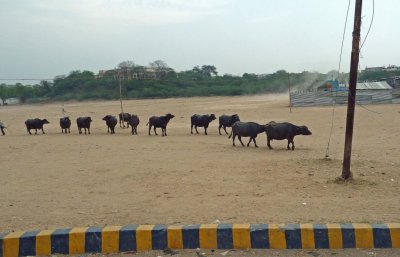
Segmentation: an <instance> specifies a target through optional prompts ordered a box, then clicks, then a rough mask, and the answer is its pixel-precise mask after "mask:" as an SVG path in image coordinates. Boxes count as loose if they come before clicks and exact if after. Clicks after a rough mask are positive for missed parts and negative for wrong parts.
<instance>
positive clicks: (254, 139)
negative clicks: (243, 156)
mask: <svg viewBox="0 0 400 257" xmlns="http://www.w3.org/2000/svg"><path fill="white" fill-rule="evenodd" d="M253 142H254V146H255V147H257V148H258V145H257V143H256V138H255V137H253Z"/></svg>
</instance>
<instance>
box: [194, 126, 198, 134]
mask: <svg viewBox="0 0 400 257" xmlns="http://www.w3.org/2000/svg"><path fill="white" fill-rule="evenodd" d="M194 129H195V130H196V133H197V134H199V131H198V130H197V126H196V125H195V126H194Z"/></svg>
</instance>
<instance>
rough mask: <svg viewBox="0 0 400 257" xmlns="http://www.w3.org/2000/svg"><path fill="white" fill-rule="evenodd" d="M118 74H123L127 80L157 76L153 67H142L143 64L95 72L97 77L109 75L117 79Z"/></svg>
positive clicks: (154, 77)
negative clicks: (124, 68)
mask: <svg viewBox="0 0 400 257" xmlns="http://www.w3.org/2000/svg"><path fill="white" fill-rule="evenodd" d="M119 75H122V76H124V78H125V79H127V80H132V79H156V78H157V73H156V70H155V69H154V68H151V67H143V66H137V67H133V68H129V69H126V70H123V69H121V68H117V69H112V70H99V73H98V74H97V78H102V77H106V76H110V77H114V78H115V79H117V78H118V77H119Z"/></svg>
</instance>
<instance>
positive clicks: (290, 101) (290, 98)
mask: <svg viewBox="0 0 400 257" xmlns="http://www.w3.org/2000/svg"><path fill="white" fill-rule="evenodd" d="M287 76H288V83H289V85H288V86H289V110H290V112H292V95H291V94H290V91H291V90H290V73H289V72H288V74H287Z"/></svg>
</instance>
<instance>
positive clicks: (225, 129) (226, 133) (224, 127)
mask: <svg viewBox="0 0 400 257" xmlns="http://www.w3.org/2000/svg"><path fill="white" fill-rule="evenodd" d="M224 130H225V133H226V134H227V135H228V132H227V131H226V126H224Z"/></svg>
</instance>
